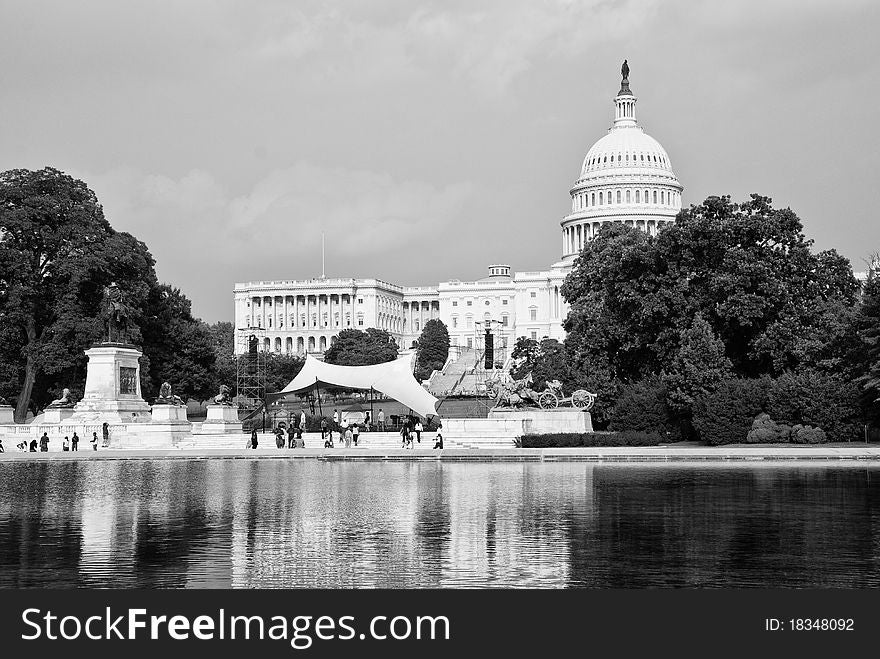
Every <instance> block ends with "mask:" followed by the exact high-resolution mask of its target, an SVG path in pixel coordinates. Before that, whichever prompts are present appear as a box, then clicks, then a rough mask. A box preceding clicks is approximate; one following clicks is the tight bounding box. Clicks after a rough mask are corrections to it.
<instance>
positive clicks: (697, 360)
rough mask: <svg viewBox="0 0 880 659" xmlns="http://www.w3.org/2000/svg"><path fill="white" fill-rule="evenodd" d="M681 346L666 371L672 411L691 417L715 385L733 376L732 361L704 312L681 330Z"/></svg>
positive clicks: (664, 377) (664, 375)
mask: <svg viewBox="0 0 880 659" xmlns="http://www.w3.org/2000/svg"><path fill="white" fill-rule="evenodd" d="M679 343H680V345H681V347H680V348H679V350H678V353H677V354H676V356H675V359H673V361H672V366H671V368H670V370H669V371H668V372H665V373H664V374H663V383H664V384H665V385H666V390H667V396H668V400H669V405H670V408H671V409H672V410H674V411H675V412H677V413H679V414H683V415H685V416H686V417H689V416H690V413H691V407H692V406H693V404H694V401H695V400H696V399H697V398H698V397H700V396H705V395H708V394H709V393H710V392H711V391H712V390H713V389H714V388H715V386H716V385H717V384H718V383H719V382H721V381H722V380H724V379H725V378H728V377H730V375H731V363H730V360H729V359H728V358H727V356H726V355H725V354H724V344H723V343H721V339H719V338H718V336H717V335H716V334H715V332H714V331H713V330H712V328H711V327H710V325H709V323H707V322H706V321H705V320H704V319H703V316H702V315H701V314H699V313H698V314H697V315H696V316H694V320H693V322H692V323H691V326H690V327H688V328H687V329H686V330H684V331H683V332H682V333H681V339H680V341H679Z"/></svg>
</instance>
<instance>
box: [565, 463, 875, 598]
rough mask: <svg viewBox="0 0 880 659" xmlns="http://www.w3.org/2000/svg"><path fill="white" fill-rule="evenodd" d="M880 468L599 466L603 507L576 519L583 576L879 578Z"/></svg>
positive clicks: (800, 582)
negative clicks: (871, 474)
mask: <svg viewBox="0 0 880 659" xmlns="http://www.w3.org/2000/svg"><path fill="white" fill-rule="evenodd" d="M874 478H875V480H874V483H873V484H872V483H871V482H870V481H869V479H868V478H867V476H866V472H865V470H861V469H838V468H831V469H829V468H805V469H804V468H801V469H795V468H792V467H784V468H772V467H760V468H757V469H755V468H721V467H718V468H700V469H692V468H686V467H678V468H656V467H648V468H639V467H632V466H602V467H597V468H596V471H595V484H596V486H595V501H596V515H595V517H593V518H583V517H573V518H571V519H570V520H569V524H570V527H571V531H570V534H571V560H572V574H571V585H578V586H587V587H601V588H608V587H612V588H614V587H619V588H628V587H629V588H632V587H635V588H639V587H647V586H657V585H665V586H708V587H714V586H719V587H720V586H773V585H777V586H801V587H802V586H810V585H815V586H826V587H831V586H834V587H843V588H849V587H866V586H877V585H878V584H880V569H878V567H880V566H878V560H880V559H878V557H877V553H876V551H875V550H876V546H877V543H878V537H877V528H876V521H874V522H872V520H876V518H877V515H878V505H880V489H878V485H877V484H878V481H877V480H876V474H875V475H874ZM866 567H870V569H868V570H867V571H866V570H865V568H866Z"/></svg>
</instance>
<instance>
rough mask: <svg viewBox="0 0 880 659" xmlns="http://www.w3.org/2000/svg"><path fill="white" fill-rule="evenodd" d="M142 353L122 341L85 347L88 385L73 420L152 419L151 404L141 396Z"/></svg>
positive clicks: (147, 420) (84, 421) (137, 421)
mask: <svg viewBox="0 0 880 659" xmlns="http://www.w3.org/2000/svg"><path fill="white" fill-rule="evenodd" d="M142 355H143V353H142V352H141V351H140V350H138V349H137V348H136V347H134V346H132V345H126V344H121V343H100V344H97V345H95V346H92V347H91V348H89V349H88V350H86V356H87V357H88V358H89V363H88V366H87V367H86V388H85V393H84V394H83V398H82V400H81V401H80V402H78V403H77V404H76V407H75V408H74V415H73V420H75V421H78V422H83V423H88V422H92V423H94V422H102V423H103V422H105V421H106V422H107V423H110V424H120V423H126V424H128V423H150V422H151V421H152V416H151V415H150V406H149V405H148V404H147V402H146V401H145V400H144V399H143V398H142V397H141V368H140V361H139V360H140V358H141V356H142Z"/></svg>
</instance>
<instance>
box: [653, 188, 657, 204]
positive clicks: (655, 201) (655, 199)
mask: <svg viewBox="0 0 880 659" xmlns="http://www.w3.org/2000/svg"><path fill="white" fill-rule="evenodd" d="M654 203H655V204H656V203H657V191H656V190H654Z"/></svg>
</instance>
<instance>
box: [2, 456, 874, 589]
mask: <svg viewBox="0 0 880 659" xmlns="http://www.w3.org/2000/svg"><path fill="white" fill-rule="evenodd" d="M0 482H2V484H3V491H4V492H5V496H4V498H3V500H2V501H0V587H108V588H118V587H126V588H129V587H163V588H177V587H391V588H421V587H483V586H490V587H549V588H558V587H588V588H608V587H623V588H644V587H681V586H696V587H718V586H744V587H750V586H780V587H807V586H819V587H842V588H856V587H878V586H880V469H878V468H866V467H845V466H837V467H827V466H821V467H817V466H807V467H793V466H790V465H786V466H779V467H773V466H763V465H762V466H758V467H747V466H704V465H700V466H694V467H689V466H673V467H667V466H632V465H619V466H616V465H595V464H583V463H580V464H578V463H567V464H566V463H557V464H517V463H510V464H504V463H482V464H449V463H446V464H438V463H425V464H419V463H382V462H364V463H341V462H319V461H316V460H291V461H283V460H180V461H177V460H175V461H156V462H151V461H135V460H132V461H86V460H84V461H81V462H64V463H40V462H26V461H15V462H5V463H0Z"/></svg>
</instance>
